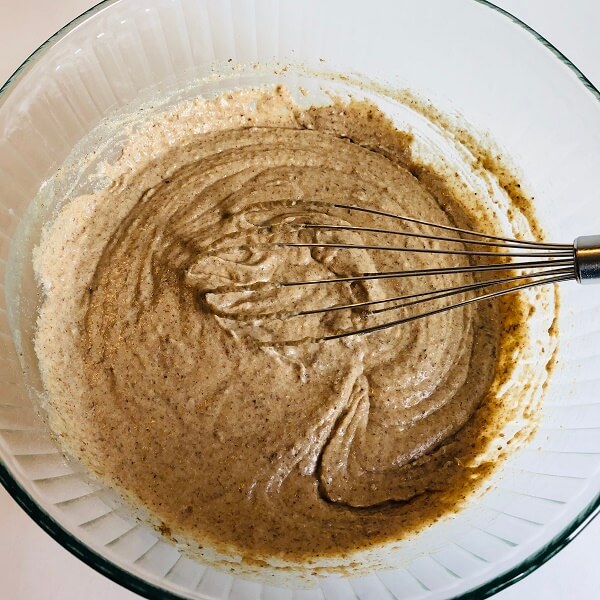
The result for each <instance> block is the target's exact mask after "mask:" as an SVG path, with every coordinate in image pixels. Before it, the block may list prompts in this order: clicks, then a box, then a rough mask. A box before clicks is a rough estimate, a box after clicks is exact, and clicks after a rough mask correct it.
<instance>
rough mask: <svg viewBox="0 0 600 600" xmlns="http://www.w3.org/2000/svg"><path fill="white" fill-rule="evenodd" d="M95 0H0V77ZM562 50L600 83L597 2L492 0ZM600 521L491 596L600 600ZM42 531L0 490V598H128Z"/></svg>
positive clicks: (599, 7) (498, 599) (132, 598)
mask: <svg viewBox="0 0 600 600" xmlns="http://www.w3.org/2000/svg"><path fill="white" fill-rule="evenodd" d="M94 4H96V2H95V1H94V0H0V82H3V81H5V80H6V79H7V78H8V76H9V75H10V74H11V73H12V72H13V71H14V70H15V69H16V68H17V67H18V66H19V64H20V63H21V62H22V61H23V59H24V58H25V57H27V56H28V55H29V54H30V53H31V52H32V51H33V50H34V49H35V48H36V47H37V46H38V45H39V44H41V43H42V42H43V41H45V40H46V39H47V38H48V37H49V36H50V35H51V34H53V33H54V32H55V31H56V30H57V29H59V28H60V27H61V26H62V25H64V24H65V23H66V22H68V21H70V20H71V19H72V18H73V17H75V16H77V15H78V14H80V13H81V12H83V11H84V10H86V9H87V8H89V7H90V6H93V5H94ZM496 4H498V5H500V6H502V7H503V8H505V9H507V10H508V11H510V12H512V13H513V14H515V15H517V16H518V17H519V18H521V19H523V20H524V21H525V22H526V23H528V24H529V25H531V26H532V27H533V28H534V29H536V30H537V31H539V32H540V33H541V34H542V35H544V36H545V37H546V38H547V39H549V40H550V41H551V42H552V43H553V44H554V45H555V46H557V47H558V48H559V49H560V50H561V51H562V52H564V53H565V54H566V55H567V56H568V57H569V58H570V59H571V60H572V61H573V62H574V63H575V64H576V65H577V66H578V67H579V68H580V69H581V70H582V71H583V72H584V73H585V74H586V75H587V76H588V77H589V78H590V79H591V81H592V82H593V83H594V84H595V85H596V87H599V88H600V31H599V30H600V0H570V2H568V1H567V0H497V1H496ZM599 545H600V519H597V520H596V521H595V522H593V523H592V524H591V525H590V526H589V527H588V528H587V529H586V530H585V531H584V532H583V533H582V534H581V535H580V536H579V537H578V538H577V539H576V540H575V541H574V542H573V543H571V544H570V545H569V546H567V548H565V549H564V550H563V551H562V552H560V553H559V554H558V555H557V556H556V557H554V558H553V559H551V560H550V561H549V562H548V563H546V564H545V565H544V566H542V567H541V568H540V569H538V570H537V571H535V572H534V573H533V574H532V575H530V576H529V577H527V578H526V579H524V580H523V581H521V582H519V583H517V584H516V585H514V586H512V587H510V588H508V589H507V590H504V591H503V592H500V593H499V594H497V595H496V596H495V597H494V599H495V600H522V599H524V598H527V599H529V598H532V599H538V598H539V599H543V600H563V599H567V598H569V599H571V598H572V599H574V600H596V599H598V598H600V567H599V566H598V563H597V561H598V546H599ZM136 598H137V599H139V596H137V595H136V594H133V593H132V592H129V591H127V590H125V589H123V588H121V587H119V586H118V585H117V584H115V583H112V582H111V581H109V580H108V579H106V578H104V577H103V576H102V575H100V574H98V573H96V572H95V571H93V570H92V569H90V568H89V567H87V566H86V565H85V564H83V563H82V562H80V561H79V560H78V559H76V558H75V557H73V556H71V554H69V553H68V552H67V551H66V550H64V549H63V548H62V547H61V546H59V545H58V544H57V543H56V542H55V541H54V540H53V539H51V538H50V537H49V536H48V535H46V534H45V533H44V532H43V531H42V530H41V529H40V528H39V527H38V526H37V525H36V524H35V523H34V522H33V521H31V520H30V519H29V517H28V516H27V515H25V513H24V512H22V510H21V509H20V508H19V507H18V506H17V505H16V504H15V502H14V501H13V500H12V499H11V498H10V496H9V495H8V494H7V493H6V492H5V491H4V489H2V488H0V599H6V600H81V599H85V600H135V599H136Z"/></svg>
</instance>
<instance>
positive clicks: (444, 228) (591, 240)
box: [230, 203, 600, 340]
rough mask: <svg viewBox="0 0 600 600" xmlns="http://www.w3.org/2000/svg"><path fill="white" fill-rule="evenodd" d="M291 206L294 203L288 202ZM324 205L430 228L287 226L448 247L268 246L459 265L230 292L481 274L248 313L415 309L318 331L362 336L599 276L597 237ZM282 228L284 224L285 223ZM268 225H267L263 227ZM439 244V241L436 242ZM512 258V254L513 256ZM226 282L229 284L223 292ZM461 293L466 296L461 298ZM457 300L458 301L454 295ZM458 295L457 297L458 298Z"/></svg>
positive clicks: (295, 243) (286, 316)
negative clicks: (535, 234)
mask: <svg viewBox="0 0 600 600" xmlns="http://www.w3.org/2000/svg"><path fill="white" fill-rule="evenodd" d="M294 204H296V203H294ZM328 206H329V207H330V208H336V209H343V210H344V211H350V213H352V212H355V213H367V214H369V215H371V216H374V217H376V218H378V219H379V218H384V219H386V220H389V222H390V224H394V223H395V224H398V223H405V224H407V223H411V224H413V225H417V226H419V227H420V228H429V229H430V230H433V231H434V232H436V233H421V232H420V231H404V230H402V229H401V228H397V227H396V228H392V227H389V228H388V227H362V226H355V225H351V224H348V225H346V224H342V225H340V224H327V223H318V222H317V223H314V222H300V223H298V222H295V223H293V227H294V228H295V229H296V230H297V231H298V230H318V231H334V232H340V231H346V232H353V233H358V234H361V233H368V234H381V235H383V236H387V237H388V239H389V237H394V236H402V237H403V238H413V239H420V240H428V241H429V242H434V243H437V242H443V243H444V244H450V247H449V248H439V247H435V248H425V247H411V246H410V245H407V246H403V245H393V244H360V243H359V244H353V243H337V242H331V243H329V242H323V243H321V242H319V241H316V242H312V241H311V242H305V241H292V242H290V241H277V240H274V241H272V242H271V246H272V247H279V248H310V249H338V250H350V251H351V250H363V251H379V252H381V251H383V252H399V253H405V252H415V253H427V254H433V255H435V254H438V255H439V254H446V255H454V256H458V257H461V258H464V259H465V263H467V264H464V265H461V266H455V267H442V268H425V269H414V270H392V271H383V272H365V273H357V274H352V275H351V276H343V277H332V278H322V279H321V278H317V279H306V280H298V281H294V280H289V281H271V282H269V283H268V284H264V283H263V284H261V283H259V284H253V285H247V286H237V287H236V288H235V289H236V290H242V289H245V290H256V289H258V288H260V287H261V286H265V285H268V286H270V287H271V289H276V288H297V287H300V286H302V287H309V286H313V287H316V286H326V285H331V284H354V283H360V282H368V281H373V280H385V279H401V278H402V279H406V278H423V277H427V278H432V277H438V276H443V275H449V274H470V275H475V274H480V275H478V277H479V276H481V275H482V276H484V277H485V278H484V279H483V280H476V281H473V282H471V283H468V284H465V285H457V286H454V287H447V288H440V289H433V290H429V291H425V292H423V291H419V292H415V293H408V294H403V295H399V296H395V297H387V298H382V299H375V300H366V301H360V302H348V303H341V304H333V305H329V306H321V307H317V308H306V309H303V308H302V307H300V308H299V309H297V310H293V311H287V312H282V313H279V314H276V315H260V314H256V315H254V318H258V319H259V318H261V317H267V316H270V317H271V318H273V317H275V318H277V319H280V320H281V319H283V320H286V319H291V318H299V317H307V316H309V315H319V314H326V313H332V312H335V311H355V312H358V313H359V314H360V315H361V316H362V317H369V316H374V315H377V314H382V313H384V312H389V311H394V310H399V309H402V308H408V307H411V308H412V309H413V310H414V309H416V310H417V311H418V312H416V314H414V313H411V314H410V315H408V316H406V315H405V316H402V317H401V318H396V319H392V320H388V321H385V322H378V323H377V324H374V325H371V326H365V327H359V328H355V329H350V330H344V331H340V332H335V333H332V334H330V335H323V336H321V337H319V338H316V339H317V340H334V339H340V338H344V337H348V336H354V335H364V334H369V333H373V332H376V331H381V330H383V329H388V328H390V327H396V326H399V325H402V324H403V323H408V322H411V321H415V320H417V319H423V318H425V317H429V316H432V315H436V314H439V313H443V312H446V311H450V310H455V309H458V308H460V307H463V306H466V305H469V304H473V303H475V302H481V301H484V300H492V299H494V298H498V297H500V296H504V295H507V294H513V293H516V292H519V291H521V290H525V289H527V288H532V287H534V286H542V285H548V284H554V283H560V282H564V281H570V280H576V281H577V282H578V283H582V284H588V283H594V282H597V281H600V235H591V236H581V237H578V238H576V239H575V241H574V242H573V243H571V244H561V243H548V242H538V241H526V240H520V239H516V238H509V237H502V236H496V235H489V234H485V233H481V232H477V231H471V230H469V229H463V228H460V227H454V226H451V225H441V224H437V223H431V222H428V221H424V220H420V219H415V218H412V217H407V216H402V215H398V214H393V213H390V212H386V211H382V210H376V209H374V208H368V207H363V206H357V205H352V204H330V205H328ZM288 226H289V224H288ZM266 229H269V230H270V231H272V229H273V228H272V226H269V227H266ZM452 244H460V248H452ZM437 245H438V246H439V244H437ZM477 258H483V259H484V260H485V262H484V264H473V263H474V259H477ZM515 259H516V260H515ZM231 289H233V288H230V290H231ZM465 295H471V296H470V297H467V298H464V296H465ZM457 298H458V299H457ZM463 298H464V299H463ZM441 299H448V300H449V301H450V302H449V303H446V304H444V305H443V306H437V307H435V308H430V309H427V304H428V303H431V302H432V301H434V300H441Z"/></svg>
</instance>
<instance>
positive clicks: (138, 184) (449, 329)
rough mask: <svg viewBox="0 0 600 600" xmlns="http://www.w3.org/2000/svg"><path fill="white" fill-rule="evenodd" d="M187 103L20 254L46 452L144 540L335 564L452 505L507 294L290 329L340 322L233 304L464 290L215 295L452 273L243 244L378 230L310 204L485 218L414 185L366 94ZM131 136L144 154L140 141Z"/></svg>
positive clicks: (487, 399)
mask: <svg viewBox="0 0 600 600" xmlns="http://www.w3.org/2000/svg"><path fill="white" fill-rule="evenodd" d="M196 107H197V108H198V111H199V112H198V113H197V114H194V115H191V114H190V113H189V111H188V112H187V113H181V114H178V113H177V112H172V113H170V115H169V116H168V117H164V119H167V118H168V119H170V120H171V121H172V122H177V123H178V125H177V127H178V128H179V129H177V131H179V133H180V139H173V137H172V136H171V137H169V136H164V139H163V138H161V137H160V132H161V131H163V130H161V126H160V123H159V122H160V119H161V117H157V121H156V123H157V124H158V125H154V126H153V125H152V123H151V124H150V125H149V126H148V127H147V128H145V131H144V132H142V133H140V134H139V140H138V141H137V142H136V138H133V141H132V142H130V143H131V145H132V148H133V149H130V150H126V151H125V154H124V155H123V156H122V157H121V159H120V162H119V171H118V173H117V174H116V175H115V176H114V177H113V180H112V182H111V184H110V185H109V186H108V187H106V188H105V189H103V190H101V191H99V192H97V193H95V194H91V195H88V196H81V197H78V198H76V199H74V200H72V201H70V202H69V203H68V204H66V205H65V206H64V207H63V208H62V209H61V211H60V212H59V214H58V215H57V217H56V219H55V221H54V222H53V223H52V224H51V225H50V226H49V227H48V228H47V229H46V230H45V232H44V235H43V237H42V241H41V243H40V245H39V247H38V248H37V250H36V252H35V257H34V265H35V269H36V273H37V275H38V278H39V280H40V282H41V284H42V287H43V290H44V294H45V297H44V301H43V303H42V306H41V309H40V316H39V321H38V328H37V334H36V351H37V355H38V357H39V362H40V368H41V372H42V376H43V381H44V385H45V388H46V391H47V396H48V416H49V422H50V426H51V428H52V429H53V431H54V432H55V434H56V435H57V437H58V439H59V441H60V442H61V444H62V446H63V448H64V449H65V451H66V452H67V453H68V454H69V455H71V456H73V457H75V458H76V459H78V460H79V461H80V462H81V463H82V464H83V465H84V466H85V467H86V468H87V469H88V470H89V471H91V472H92V473H93V474H94V475H95V476H96V477H98V478H99V479H100V480H101V481H103V482H106V483H108V484H109V485H111V486H112V487H114V488H116V489H117V490H119V491H120V492H121V493H122V494H124V495H125V496H126V497H127V498H128V499H129V500H130V501H131V502H132V503H133V504H138V505H140V506H143V507H145V509H146V510H147V511H148V513H149V514H150V515H151V516H152V518H153V520H154V521H155V522H157V523H160V524H161V529H162V530H163V531H166V532H170V533H172V534H173V535H182V536H185V537H186V538H188V539H191V540H194V542H195V543H197V544H198V546H199V547H203V546H209V547H211V548H216V549H218V550H220V551H222V552H224V553H237V554H239V555H241V556H242V558H243V559H247V560H253V559H266V558H268V557H272V556H277V557H280V558H282V559H290V560H303V559H306V558H311V557H314V556H316V555H339V554H345V553H351V552H352V551H354V550H356V549H360V548H365V547H368V546H371V545H374V544H380V543H384V542H386V541H388V540H393V539H400V538H402V537H404V536H406V535H408V534H409V533H411V532H413V531H416V530H417V529H418V528H420V527H422V526H423V525H425V524H427V523H430V522H432V521H433V520H435V519H437V518H439V517H441V516H443V515H444V514H447V513H448V512H450V511H452V510H454V509H455V508H456V506H457V505H458V504H459V503H460V502H461V501H462V500H463V499H464V497H465V496H466V495H467V494H468V493H469V492H470V491H471V490H472V489H474V488H475V487H476V486H477V485H479V483H480V481H482V480H483V479H484V477H485V475H486V474H487V473H488V471H489V470H490V465H489V464H487V463H484V464H478V463H477V461H476V460H475V459H476V457H477V456H478V454H479V453H480V452H481V451H482V449H484V448H485V446H486V444H487V441H488V439H489V437H490V436H489V435H488V433H489V431H493V423H494V417H495V412H496V410H497V406H496V404H495V403H494V390H495V389H496V388H497V386H498V385H499V382H501V381H503V378H506V376H507V372H508V370H509V368H508V367H507V366H506V364H505V363H506V361H507V360H508V358H507V357H509V355H510V351H511V349H514V347H515V344H517V343H518V339H519V338H518V335H519V331H520V330H519V326H518V325H517V323H518V322H519V318H520V317H519V316H520V314H521V313H520V310H521V309H520V306H519V300H518V299H517V298H512V299H508V300H506V301H503V302H496V303H480V304H477V305H471V306H468V307H465V308H463V309H460V310H453V311H450V312H447V313H443V314H439V315H436V316H433V317H431V318H428V319H424V320H419V321H416V322H413V323H408V324H405V325H403V326H401V327H396V328H392V329H388V330H385V331H382V332H378V333H375V334H371V335H368V336H356V337H351V338H346V339H342V340H334V341H328V342H312V341H310V340H311V338H314V337H318V336H319V335H326V334H328V333H334V332H337V331H342V330H345V329H353V328H354V329H356V328H360V327H361V326H364V318H363V317H362V316H361V314H359V313H348V311H344V312H341V313H336V314H325V315H314V316H311V317H310V318H306V319H303V320H302V321H297V322H294V320H293V319H290V320H286V321H278V320H277V319H274V320H268V321H265V322H257V323H253V322H252V320H251V319H249V318H248V316H249V315H250V316H251V315H252V311H253V310H259V312H267V313H277V312H285V311H289V310H293V309H294V308H295V307H298V306H302V307H303V308H304V307H316V306H327V305H332V304H339V303H344V302H351V301H354V302H357V301H364V300H369V299H377V298H385V297H391V296H396V295H401V294H403V293H404V294H406V293H413V292H415V291H427V290H430V289H437V288H443V287H450V286H453V285H460V284H462V283H464V282H468V281H472V280H470V279H468V277H467V276H465V275H453V276H451V275H444V276H443V277H439V278H427V277H423V278H421V279H419V280H417V281H416V282H415V280H414V279H412V278H411V279H407V280H405V279H389V280H375V281H368V282H363V283H359V284H352V285H350V284H339V285H331V286H319V287H318V288H317V287H313V288H310V289H307V288H293V289H292V288H288V289H285V290H276V291H272V292H270V293H261V292H256V293H255V294H254V295H250V296H249V295H248V293H247V292H240V291H236V289H235V288H236V286H238V285H245V284H248V283H255V282H269V281H282V280H297V279H316V278H321V279H325V278H328V277H340V276H341V277H343V276H349V275H352V274H356V273H365V272H373V271H394V270H404V269H421V268H430V267H433V266H435V267H452V266H458V265H460V264H464V259H461V257H460V256H452V255H431V254H428V253H423V254H414V253H406V254H405V253H394V252H382V251H370V252H365V251H361V250H356V251H347V250H341V249H327V250H323V249H311V248H274V247H269V246H267V245H265V243H264V242H265V240H273V239H284V240H287V241H324V242H342V243H367V244H369V243H381V237H378V236H376V235H375V234H365V233H357V232H348V231H336V230H302V229H298V228H294V227H293V225H294V223H296V222H305V223H306V222H314V223H325V224H330V225H336V224H343V225H348V224H349V225H352V226H362V227H373V226H379V227H381V226H385V225H387V226H388V227H389V226H390V224H389V221H388V222H387V223H386V222H385V221H382V220H381V219H380V218H378V217H375V216H372V215H369V214H366V213H357V212H351V211H347V210H344V209H339V208H334V207H333V206H332V204H334V203H348V204H356V205H360V206H364V207H371V208H375V209H377V210H383V211H389V212H393V213H398V214H404V215H407V216H410V217H415V218H418V219H423V220H427V221H433V222H436V223H440V224H458V225H459V226H469V227H472V228H475V229H486V230H488V231H489V230H490V224H489V223H479V222H478V221H477V215H471V214H467V213H466V212H465V211H464V209H463V208H461V205H460V203H459V202H457V201H455V200H454V199H453V198H452V196H451V195H450V194H447V193H444V192H443V190H442V187H440V185H429V184H428V182H429V183H431V182H432V181H433V180H432V179H431V178H428V177H425V176H423V177H420V176H419V172H418V171H417V170H415V169H414V168H412V165H411V164H410V152H409V146H410V136H408V135H407V134H405V133H401V132H398V131H396V130H395V129H394V128H393V126H392V124H391V123H390V121H389V120H388V119H387V118H386V117H385V116H384V115H383V113H381V112H380V111H379V110H378V109H377V108H376V107H375V106H374V105H371V104H368V103H366V102H349V103H344V102H342V101H337V100H336V101H334V102H333V104H332V105H331V106H327V107H312V108H309V109H304V110H302V109H300V108H299V107H298V106H297V105H295V104H294V102H293V101H292V100H291V99H290V97H289V95H288V94H287V92H286V91H285V90H284V89H281V88H278V89H276V90H275V91H273V90H262V91H261V90H245V91H241V92H236V93H232V94H228V95H227V96H224V97H221V98H217V99H214V100H209V101H202V102H201V103H199V104H197V105H196ZM188 123H189V125H188ZM163 124H164V123H163ZM153 127H156V135H154V134H153V131H154V129H153ZM153 135H154V137H153ZM148 140H151V141H152V144H151V145H152V146H153V148H154V151H152V152H147V153H146V154H144V148H145V147H146V146H145V144H146V145H147V142H148ZM136 144H137V145H136ZM156 148H159V150H160V151H158V152H157V151H155V150H156ZM411 170H412V171H413V172H411ZM413 173H415V174H417V176H415V175H414V174H413ZM296 201H299V202H296ZM402 228H403V229H405V230H408V231H415V232H425V233H431V231H430V230H428V229H427V228H426V227H422V226H418V225H415V224H410V223H408V224H404V225H403V226H402ZM265 236H267V237H266V238H265ZM269 236H270V237H269ZM277 236H282V237H277ZM393 243H394V244H396V245H401V244H405V245H412V246H415V247H431V248H436V247H440V244H439V242H435V241H430V242H428V241H427V240H422V239H416V238H415V239H410V238H408V239H405V238H397V239H394V240H393ZM458 247H459V248H460V245H459V246H458ZM381 318H382V319H383V318H385V319H388V320H390V319H391V318H393V314H392V315H386V314H385V313H384V315H383V317H381ZM509 325H510V326H509ZM270 339H274V340H277V343H275V342H273V343H272V344H270V343H269V340H270ZM302 339H306V340H307V341H304V342H302V341H299V340H302ZM288 342H289V343H288ZM503 361H504V362H503ZM486 432H488V433H486Z"/></svg>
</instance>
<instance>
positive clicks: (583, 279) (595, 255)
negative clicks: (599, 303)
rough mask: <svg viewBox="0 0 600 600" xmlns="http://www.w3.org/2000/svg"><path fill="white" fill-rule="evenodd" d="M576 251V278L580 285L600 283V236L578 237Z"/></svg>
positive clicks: (575, 243) (575, 245) (575, 244)
mask: <svg viewBox="0 0 600 600" xmlns="http://www.w3.org/2000/svg"><path fill="white" fill-rule="evenodd" d="M573 247H574V249H575V276H576V277H577V281H578V282H579V283H600V235H584V236H581V237H578V238H577V239H576V240H575V242H574V244H573Z"/></svg>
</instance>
